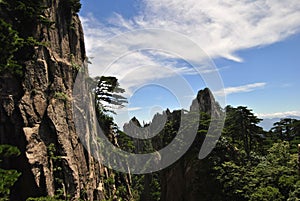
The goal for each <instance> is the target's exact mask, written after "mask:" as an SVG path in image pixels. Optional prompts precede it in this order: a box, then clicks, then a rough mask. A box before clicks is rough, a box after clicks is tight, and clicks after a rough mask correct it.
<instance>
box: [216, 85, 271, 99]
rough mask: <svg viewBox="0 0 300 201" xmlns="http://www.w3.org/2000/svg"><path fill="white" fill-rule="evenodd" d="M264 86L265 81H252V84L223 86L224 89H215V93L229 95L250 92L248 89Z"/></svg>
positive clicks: (252, 89)
mask: <svg viewBox="0 0 300 201" xmlns="http://www.w3.org/2000/svg"><path fill="white" fill-rule="evenodd" d="M264 86H266V83H264V82H257V83H253V84H247V85H242V86H236V87H227V88H224V90H220V91H217V92H216V95H218V96H222V95H229V94H235V93H244V92H250V91H254V90H256V89H259V88H262V87H264Z"/></svg>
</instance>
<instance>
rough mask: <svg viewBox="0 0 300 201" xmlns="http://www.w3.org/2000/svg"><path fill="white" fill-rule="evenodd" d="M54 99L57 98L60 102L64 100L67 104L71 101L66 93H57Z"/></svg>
mask: <svg viewBox="0 0 300 201" xmlns="http://www.w3.org/2000/svg"><path fill="white" fill-rule="evenodd" d="M54 98H56V99H58V100H62V101H64V102H66V101H67V100H69V97H68V95H67V94H66V93H64V92H55V94H54Z"/></svg>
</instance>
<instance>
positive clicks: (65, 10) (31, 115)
mask: <svg viewBox="0 0 300 201" xmlns="http://www.w3.org/2000/svg"><path fill="white" fill-rule="evenodd" d="M65 2H67V1H65V0H53V1H46V0H44V1H43V4H44V6H45V7H46V9H45V10H44V15H45V16H46V18H47V19H48V20H49V21H51V22H52V23H53V25H51V27H49V26H48V27H47V26H45V25H43V24H36V25H35V26H33V27H34V29H33V30H29V31H32V35H33V36H34V37H35V38H36V39H37V40H38V41H40V42H42V43H44V44H45V45H37V46H36V47H35V49H34V55H33V59H32V60H29V61H26V62H25V69H24V77H23V79H17V78H15V77H14V76H12V75H10V74H9V73H7V74H5V73H4V74H3V75H1V77H0V83H1V84H0V89H1V90H0V142H1V144H12V145H15V146H17V147H18V148H19V149H20V150H21V152H22V154H21V156H20V157H19V158H18V159H17V160H14V161H9V162H8V163H7V167H8V168H14V169H17V170H18V171H19V172H21V173H22V176H21V177H20V178H19V180H18V181H17V183H16V185H15V187H14V189H13V191H12V197H11V199H12V200H25V199H26V198H28V197H30V196H46V195H50V196H53V195H54V194H57V190H58V189H60V190H61V191H62V193H63V194H64V195H68V196H70V197H71V199H72V200H78V198H79V197H81V198H83V199H85V200H100V199H102V198H104V189H103V181H102V180H101V179H100V175H101V174H104V172H105V168H104V167H101V165H100V164H98V163H97V162H95V161H94V159H93V158H92V157H90V156H89V154H88V153H87V152H86V151H85V149H84V147H83V146H82V145H81V143H80V141H79V139H78V136H77V135H76V132H75V127H74V122H73V115H72V104H71V98H72V87H73V83H74V79H75V77H76V72H77V71H78V68H79V67H80V66H83V64H84V61H85V59H86V55H85V49H84V38H83V31H82V27H81V23H80V20H79V18H78V15H77V14H76V13H75V12H74V11H73V10H72V7H71V6H70V5H68V4H66V3H65ZM68 2H69V1H68ZM57 181H59V182H57Z"/></svg>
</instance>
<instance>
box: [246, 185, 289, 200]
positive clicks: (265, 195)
mask: <svg viewBox="0 0 300 201" xmlns="http://www.w3.org/2000/svg"><path fill="white" fill-rule="evenodd" d="M269 200H272V201H281V200H284V197H283V196H282V195H281V193H280V192H279V189H278V188H274V187H271V186H267V187H261V188H258V189H257V190H256V191H255V192H254V193H253V194H252V195H251V196H250V201H269Z"/></svg>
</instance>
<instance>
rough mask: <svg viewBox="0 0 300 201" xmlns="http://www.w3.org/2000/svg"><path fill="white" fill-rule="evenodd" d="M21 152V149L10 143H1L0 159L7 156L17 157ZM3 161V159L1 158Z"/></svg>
mask: <svg viewBox="0 0 300 201" xmlns="http://www.w3.org/2000/svg"><path fill="white" fill-rule="evenodd" d="M20 154H21V152H20V150H19V149H18V148H17V147H15V146H11V145H8V144H3V145H0V159H2V158H7V157H15V156H19V155H20ZM0 162H1V160H0Z"/></svg>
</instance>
